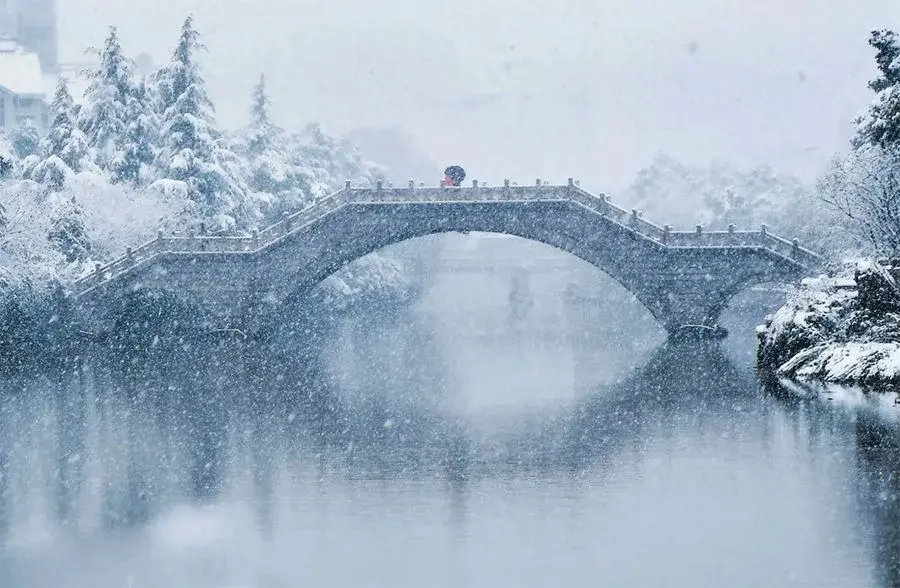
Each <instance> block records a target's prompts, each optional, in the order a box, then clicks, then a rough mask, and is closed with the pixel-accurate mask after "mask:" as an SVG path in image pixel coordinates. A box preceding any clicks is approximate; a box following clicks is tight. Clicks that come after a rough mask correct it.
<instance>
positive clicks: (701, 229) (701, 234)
mask: <svg viewBox="0 0 900 588" xmlns="http://www.w3.org/2000/svg"><path fill="white" fill-rule="evenodd" d="M697 236H698V237H702V236H703V225H697Z"/></svg>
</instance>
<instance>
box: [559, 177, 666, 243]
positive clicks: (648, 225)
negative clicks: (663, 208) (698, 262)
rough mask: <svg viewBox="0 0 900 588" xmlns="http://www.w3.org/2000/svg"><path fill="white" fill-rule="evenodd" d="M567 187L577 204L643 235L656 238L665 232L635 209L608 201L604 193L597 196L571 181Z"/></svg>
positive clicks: (659, 237) (659, 238)
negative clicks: (629, 209)
mask: <svg viewBox="0 0 900 588" xmlns="http://www.w3.org/2000/svg"><path fill="white" fill-rule="evenodd" d="M569 188H570V194H571V199H572V200H573V201H575V202H577V203H578V204H581V205H583V206H585V207H587V208H589V209H591V210H593V211H594V212H597V213H599V214H601V215H602V216H605V217H607V218H609V219H611V220H613V221H615V222H617V223H619V224H622V225H625V226H626V227H629V228H630V229H632V230H634V231H636V232H638V233H640V234H642V235H644V236H645V237H649V238H650V239H658V240H661V239H662V238H663V235H664V232H665V231H664V230H663V228H662V227H660V226H659V225H656V224H654V223H652V222H650V221H648V220H646V219H645V218H643V217H642V216H641V215H640V213H639V212H638V211H637V210H631V211H628V210H625V209H624V208H621V207H619V206H616V205H615V204H613V203H612V202H610V200H609V198H608V197H607V196H606V195H605V194H600V195H599V196H597V195H594V194H592V193H591V192H588V191H587V190H584V189H582V188H580V187H578V186H573V185H572V184H571V183H570V184H569Z"/></svg>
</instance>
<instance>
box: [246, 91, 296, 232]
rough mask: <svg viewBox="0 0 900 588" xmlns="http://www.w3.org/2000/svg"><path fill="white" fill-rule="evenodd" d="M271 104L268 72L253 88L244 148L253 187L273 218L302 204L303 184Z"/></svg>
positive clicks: (261, 203) (249, 178) (260, 201)
mask: <svg viewBox="0 0 900 588" xmlns="http://www.w3.org/2000/svg"><path fill="white" fill-rule="evenodd" d="M270 107H271V103H270V101H269V95H268V92H267V91H266V80H265V76H260V79H259V83H258V84H257V85H256V86H255V87H254V88H253V95H252V103H251V109H250V126H249V127H248V128H247V130H246V132H245V136H244V140H243V144H242V151H243V155H244V157H245V158H246V160H247V175H248V184H249V187H250V189H251V190H252V191H253V193H254V194H255V195H256V201H257V202H259V203H260V205H267V208H268V210H269V212H270V214H269V217H270V218H269V220H274V217H275V216H277V215H279V214H280V213H281V212H284V211H287V210H293V209H295V208H297V207H299V206H300V204H301V200H302V187H303V186H302V182H301V181H300V175H299V174H298V173H297V170H296V169H295V167H294V166H293V165H292V164H291V162H290V161H289V160H288V156H287V154H286V153H285V140H284V131H283V130H282V129H280V128H279V127H277V126H276V125H274V124H273V123H272V120H271V116H270V114H269V113H270Z"/></svg>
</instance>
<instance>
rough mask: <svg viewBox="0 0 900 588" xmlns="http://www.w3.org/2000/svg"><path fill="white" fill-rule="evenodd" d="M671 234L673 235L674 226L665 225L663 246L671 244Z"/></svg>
mask: <svg viewBox="0 0 900 588" xmlns="http://www.w3.org/2000/svg"><path fill="white" fill-rule="evenodd" d="M671 233H672V225H663V237H662V242H663V245H667V244H668V243H669V235H670V234H671Z"/></svg>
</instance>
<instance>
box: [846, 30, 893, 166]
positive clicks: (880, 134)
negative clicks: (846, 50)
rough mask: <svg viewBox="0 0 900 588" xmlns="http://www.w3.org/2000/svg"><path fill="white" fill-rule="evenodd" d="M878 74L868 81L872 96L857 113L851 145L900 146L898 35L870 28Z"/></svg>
mask: <svg viewBox="0 0 900 588" xmlns="http://www.w3.org/2000/svg"><path fill="white" fill-rule="evenodd" d="M869 45H871V46H872V47H873V48H874V49H875V63H876V65H877V66H878V72H879V77H878V78H876V79H875V80H872V81H871V82H869V88H871V89H872V90H873V91H874V92H875V99H874V100H873V101H872V103H871V104H870V105H869V106H868V107H867V108H866V110H865V112H864V113H863V114H862V115H861V116H859V117H858V118H857V119H856V120H855V122H856V124H857V131H856V137H855V138H854V140H853V145H854V147H857V148H859V147H863V146H866V145H875V146H878V147H881V148H887V149H894V148H898V149H900V38H898V36H897V33H895V32H894V31H890V30H886V29H883V30H877V31H872V34H871V36H870V37H869Z"/></svg>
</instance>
